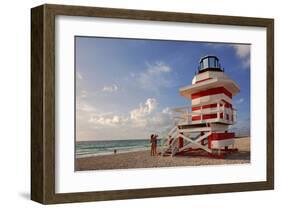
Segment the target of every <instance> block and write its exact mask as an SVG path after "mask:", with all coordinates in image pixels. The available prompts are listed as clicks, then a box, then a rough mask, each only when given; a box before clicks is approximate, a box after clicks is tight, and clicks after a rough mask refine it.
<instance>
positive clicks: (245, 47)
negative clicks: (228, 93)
mask: <svg viewBox="0 0 281 209" xmlns="http://www.w3.org/2000/svg"><path fill="white" fill-rule="evenodd" d="M207 45H208V46H210V47H212V48H214V49H218V48H221V47H231V48H233V49H234V51H235V55H236V56H237V57H238V58H239V59H240V60H241V62H242V67H243V68H249V67H250V64H251V57H250V54H251V47H250V45H249V44H220V43H208V44H207Z"/></svg>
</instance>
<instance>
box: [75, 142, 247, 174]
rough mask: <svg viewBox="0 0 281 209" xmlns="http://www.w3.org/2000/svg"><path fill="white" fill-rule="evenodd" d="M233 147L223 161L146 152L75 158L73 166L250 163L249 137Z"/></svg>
mask: <svg viewBox="0 0 281 209" xmlns="http://www.w3.org/2000/svg"><path fill="white" fill-rule="evenodd" d="M235 147H236V148H238V150H239V151H238V152H235V153H231V154H228V155H227V156H226V157H225V159H214V158H209V157H205V156H194V155H187V156H182V155H180V156H174V157H171V156H166V157H162V156H150V151H149V150H146V151H136V152H128V153H117V154H112V155H103V156H94V157H85V158H77V159H76V165H75V166H76V170H77V171H82V170H106V169H128V168H155V167H174V166H199V165H222V164H242V163H250V137H245V138H237V139H236V140H235ZM159 151H160V150H159Z"/></svg>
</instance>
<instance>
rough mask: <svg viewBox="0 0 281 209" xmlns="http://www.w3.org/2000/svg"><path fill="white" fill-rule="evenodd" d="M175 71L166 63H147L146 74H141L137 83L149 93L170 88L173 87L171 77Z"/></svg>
mask: <svg viewBox="0 0 281 209" xmlns="http://www.w3.org/2000/svg"><path fill="white" fill-rule="evenodd" d="M172 71H173V69H172V68H171V67H170V66H168V65H167V64H165V63H164V62H161V61H158V62H155V63H153V64H151V63H146V69H145V70H144V72H142V73H139V74H138V75H136V76H135V77H137V81H138V83H139V85H140V87H141V88H142V89H146V90H149V91H156V92H157V91H159V90H160V89H162V88H168V87H171V85H172V83H173V82H172V80H171V76H170V75H169V73H170V72H172Z"/></svg>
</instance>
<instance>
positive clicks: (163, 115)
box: [75, 37, 250, 140]
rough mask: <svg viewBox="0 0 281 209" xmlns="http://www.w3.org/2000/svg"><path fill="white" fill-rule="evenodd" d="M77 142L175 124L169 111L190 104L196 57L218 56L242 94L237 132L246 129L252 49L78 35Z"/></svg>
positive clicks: (141, 134)
mask: <svg viewBox="0 0 281 209" xmlns="http://www.w3.org/2000/svg"><path fill="white" fill-rule="evenodd" d="M75 46H76V57H75V61H76V133H77V140H107V139H108V140H110V139H142V138H148V137H149V135H150V134H151V133H158V134H160V135H164V134H165V133H166V132H167V131H168V130H169V128H171V127H172V126H173V123H174V122H173V118H172V112H171V109H172V108H175V107H181V106H186V105H190V101H188V100H187V99H185V98H184V97H181V96H180V95H179V88H180V87H183V86H187V85H189V84H191V80H192V78H193V76H194V74H195V71H196V70H197V66H198V62H199V59H200V58H201V57H202V56H205V55H210V54H211V55H216V56H217V57H219V59H220V62H221V65H222V67H223V68H224V69H225V73H226V74H227V75H228V76H229V77H230V78H232V79H233V80H235V81H236V82H237V83H238V85H239V86H240V89H241V92H240V93H239V94H238V95H237V96H235V97H234V98H233V104H234V106H235V108H237V109H238V123H237V124H236V126H235V127H234V130H235V131H236V132H239V133H240V134H248V133H249V129H250V45H244V44H223V43H220V44H219V43H204V42H188V41H166V40H165V41H163V40H162V41H161V40H140V39H116V38H98V37H76V38H75Z"/></svg>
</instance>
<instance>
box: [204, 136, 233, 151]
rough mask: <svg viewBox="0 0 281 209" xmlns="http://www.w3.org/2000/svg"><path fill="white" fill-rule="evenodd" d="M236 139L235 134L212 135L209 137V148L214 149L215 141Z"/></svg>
mask: <svg viewBox="0 0 281 209" xmlns="http://www.w3.org/2000/svg"><path fill="white" fill-rule="evenodd" d="M234 137H235V133H212V134H211V135H210V136H209V137H208V148H209V149H212V147H211V145H212V141H214V140H225V139H231V138H234Z"/></svg>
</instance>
